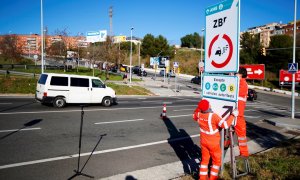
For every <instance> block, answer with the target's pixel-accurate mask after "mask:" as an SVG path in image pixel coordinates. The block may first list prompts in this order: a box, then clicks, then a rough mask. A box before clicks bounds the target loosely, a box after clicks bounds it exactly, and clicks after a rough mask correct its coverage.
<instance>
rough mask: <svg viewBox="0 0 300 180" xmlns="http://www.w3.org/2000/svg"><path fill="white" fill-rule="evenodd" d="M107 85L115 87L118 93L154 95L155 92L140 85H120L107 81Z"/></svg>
mask: <svg viewBox="0 0 300 180" xmlns="http://www.w3.org/2000/svg"><path fill="white" fill-rule="evenodd" d="M107 85H108V86H109V87H111V88H113V89H114V90H115V91H116V93H117V95H153V93H152V92H151V91H149V90H147V89H145V88H142V87H139V86H131V87H129V86H128V85H119V84H114V83H107Z"/></svg>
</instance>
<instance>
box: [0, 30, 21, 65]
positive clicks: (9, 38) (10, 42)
mask: <svg viewBox="0 0 300 180" xmlns="http://www.w3.org/2000/svg"><path fill="white" fill-rule="evenodd" d="M17 41H18V37H17V36H16V35H5V36H3V37H2V39H1V40H0V51H1V52H2V55H3V56H4V58H5V59H6V60H7V59H10V60H12V61H15V62H16V61H18V60H19V59H20V57H21V49H22V47H18V46H17ZM12 63H13V62H12Z"/></svg>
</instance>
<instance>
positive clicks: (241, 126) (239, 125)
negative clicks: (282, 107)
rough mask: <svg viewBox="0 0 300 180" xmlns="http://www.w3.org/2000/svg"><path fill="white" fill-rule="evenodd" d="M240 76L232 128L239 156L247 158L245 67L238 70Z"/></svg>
mask: <svg viewBox="0 0 300 180" xmlns="http://www.w3.org/2000/svg"><path fill="white" fill-rule="evenodd" d="M238 76H239V78H240V85H239V97H238V110H239V115H238V117H237V120H236V125H235V127H234V130H235V132H236V135H237V137H238V144H239V150H240V157H243V158H248V156H249V152H248V146H247V137H246V120H245V117H244V111H245V108H246V101H247V97H248V84H247V82H246V79H245V78H246V77H247V70H246V69H245V68H243V67H242V68H240V69H239V72H238Z"/></svg>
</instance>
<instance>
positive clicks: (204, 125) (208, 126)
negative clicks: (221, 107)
mask: <svg viewBox="0 0 300 180" xmlns="http://www.w3.org/2000/svg"><path fill="white" fill-rule="evenodd" d="M193 119H194V120H195V121H197V122H198V124H199V126H200V145H201V155H202V157H201V164H200V172H199V179H200V180H202V179H203V180H204V179H205V180H206V179H207V177H208V163H209V159H210V157H211V158H212V166H211V168H210V178H209V179H218V173H219V169H220V166H221V156H222V155H221V147H220V133H219V128H225V129H227V128H228V127H229V126H230V125H231V124H232V121H233V119H234V116H233V115H230V116H229V118H228V120H227V121H226V119H222V118H221V117H220V116H219V115H217V114H215V113H211V112H207V113H202V112H201V111H200V110H199V109H198V108H197V109H196V110H195V111H194V114H193Z"/></svg>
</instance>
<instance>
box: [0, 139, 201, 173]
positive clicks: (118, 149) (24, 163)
mask: <svg viewBox="0 0 300 180" xmlns="http://www.w3.org/2000/svg"><path fill="white" fill-rule="evenodd" d="M199 136H200V135H199V134H196V135H192V136H186V137H180V138H176V139H172V140H162V141H156V142H150V143H144V144H138V145H133V146H125V147H120V148H114V149H107V150H102V151H95V152H94V153H93V155H96V154H105V153H111V152H116V151H124V150H129V149H136V148H141V147H147V146H153V145H158V144H164V143H170V141H171V142H175V141H181V140H184V139H189V138H194V137H199ZM90 154H91V152H87V153H82V154H80V157H83V156H89V155H90ZM77 157H78V154H73V155H69V156H59V157H54V158H48V159H40V160H35V161H26V162H20V163H13V164H7V165H2V166H0V169H7V168H13V167H19V166H26V165H32V164H39V163H45V162H52V161H58V160H64V159H71V158H77Z"/></svg>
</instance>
